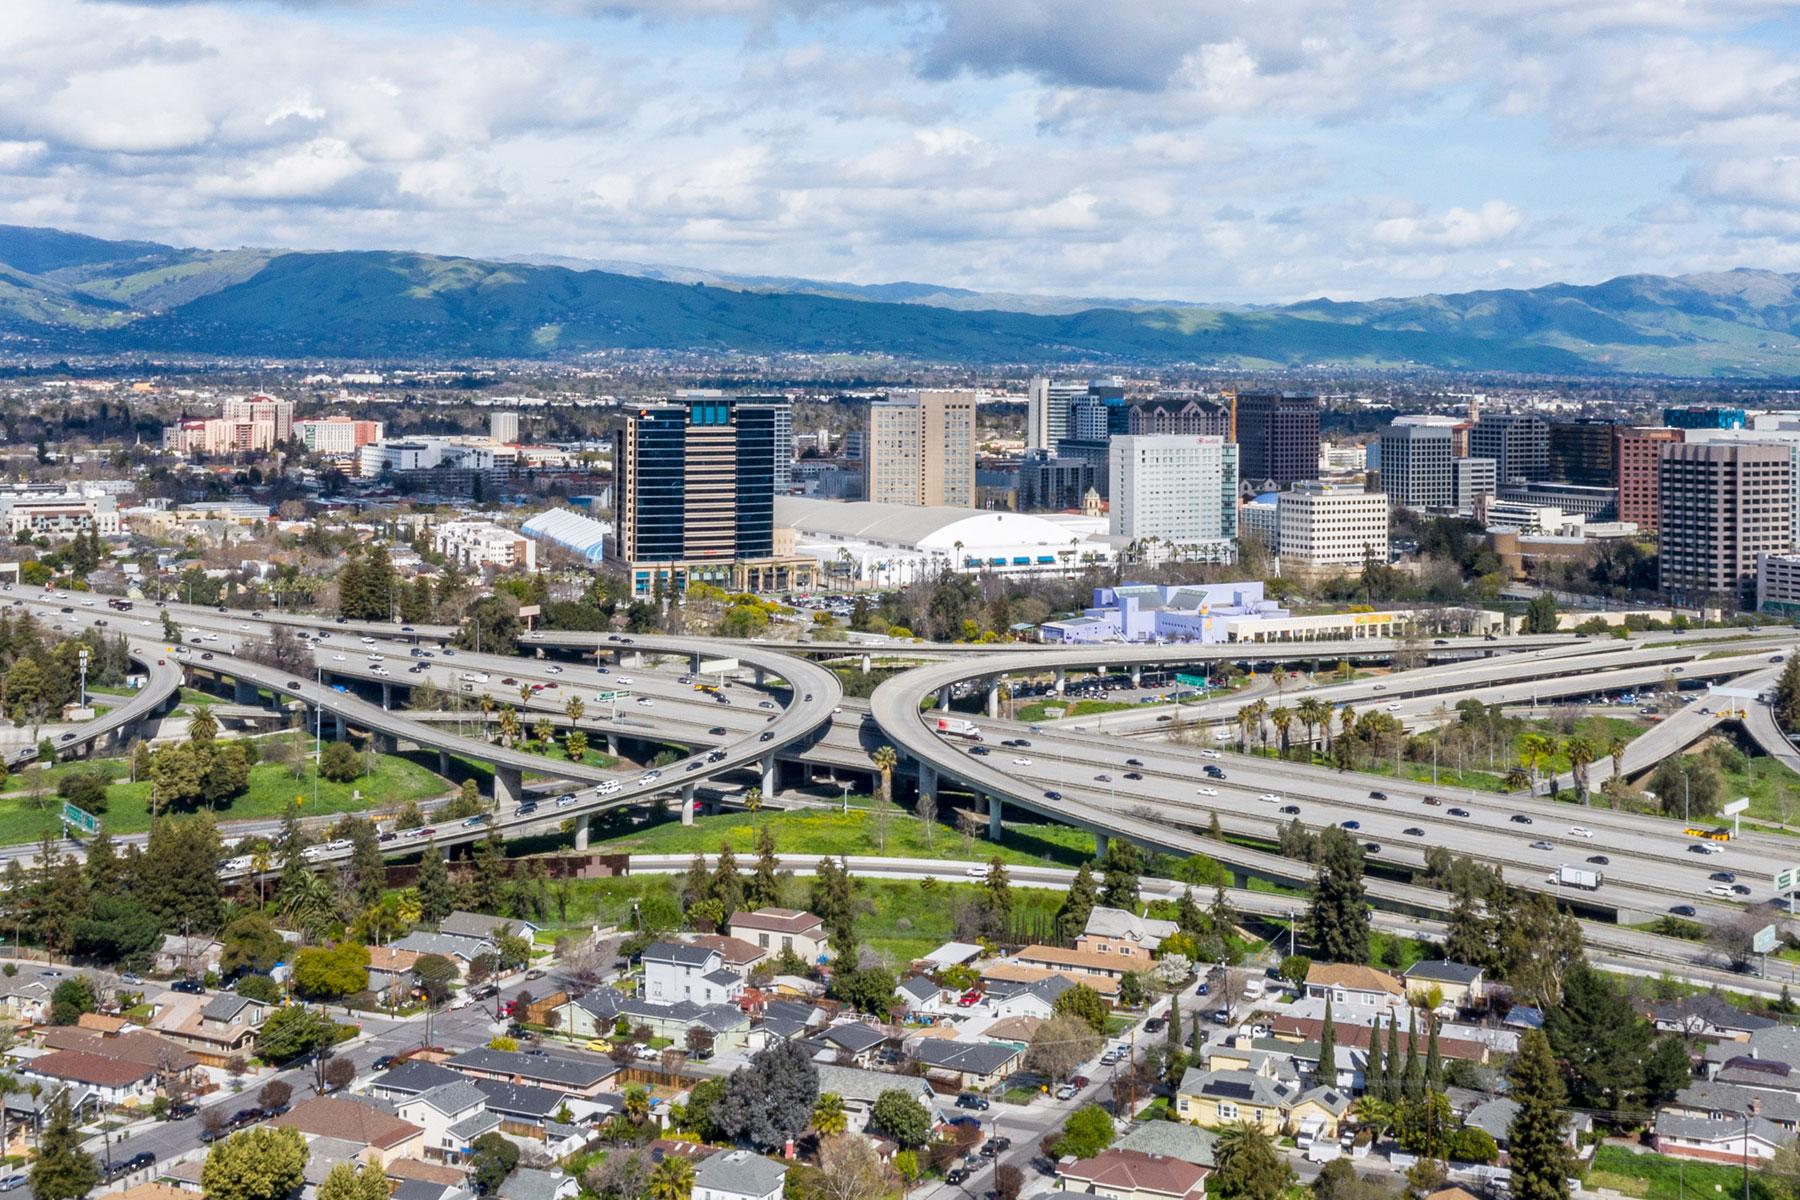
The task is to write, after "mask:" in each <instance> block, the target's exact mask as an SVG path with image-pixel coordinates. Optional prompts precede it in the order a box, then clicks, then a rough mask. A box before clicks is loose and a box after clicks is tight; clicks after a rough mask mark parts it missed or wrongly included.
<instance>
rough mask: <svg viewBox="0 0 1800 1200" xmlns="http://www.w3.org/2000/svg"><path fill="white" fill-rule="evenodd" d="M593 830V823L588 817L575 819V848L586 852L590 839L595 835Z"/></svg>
mask: <svg viewBox="0 0 1800 1200" xmlns="http://www.w3.org/2000/svg"><path fill="white" fill-rule="evenodd" d="M593 829H594V825H593V822H592V821H590V820H589V819H588V818H587V817H586V816H579V817H576V818H575V848H576V849H577V850H586V849H587V848H588V837H589V835H591V834H592V833H593Z"/></svg>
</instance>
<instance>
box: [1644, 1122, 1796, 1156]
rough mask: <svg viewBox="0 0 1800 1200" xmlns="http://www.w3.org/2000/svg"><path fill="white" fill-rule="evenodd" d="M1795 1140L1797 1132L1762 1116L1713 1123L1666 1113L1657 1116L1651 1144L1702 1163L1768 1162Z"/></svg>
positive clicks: (1662, 1151)
mask: <svg viewBox="0 0 1800 1200" xmlns="http://www.w3.org/2000/svg"><path fill="white" fill-rule="evenodd" d="M1793 1140H1794V1132H1793V1130H1791V1129H1784V1128H1782V1127H1781V1126H1779V1125H1777V1124H1775V1123H1774V1122H1773V1121H1769V1120H1765V1119H1764V1118H1762V1117H1751V1118H1750V1120H1749V1121H1748V1122H1745V1120H1744V1119H1743V1118H1742V1117H1731V1118H1727V1119H1725V1120H1712V1119H1710V1118H1707V1117H1684V1116H1678V1115H1677V1114H1675V1113H1672V1112H1668V1111H1666V1110H1665V1111H1663V1112H1660V1113H1658V1114H1656V1127H1655V1130H1654V1131H1653V1132H1652V1134H1651V1138H1650V1144H1651V1145H1652V1146H1654V1147H1656V1151H1657V1153H1659V1154H1667V1155H1671V1156H1673V1157H1676V1158H1693V1159H1700V1160H1701V1161H1703V1162H1717V1163H1734V1164H1743V1163H1745V1162H1749V1161H1756V1162H1763V1163H1766V1162H1768V1161H1769V1160H1770V1159H1772V1158H1774V1157H1775V1152H1776V1151H1777V1150H1779V1149H1781V1147H1783V1146H1785V1145H1787V1144H1788V1143H1789V1142H1792V1141H1793Z"/></svg>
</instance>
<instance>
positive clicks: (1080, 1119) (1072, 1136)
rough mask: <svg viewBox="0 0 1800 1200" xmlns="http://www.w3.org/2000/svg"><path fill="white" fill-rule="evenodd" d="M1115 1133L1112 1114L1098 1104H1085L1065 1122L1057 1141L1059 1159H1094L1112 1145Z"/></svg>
mask: <svg viewBox="0 0 1800 1200" xmlns="http://www.w3.org/2000/svg"><path fill="white" fill-rule="evenodd" d="M1113 1133H1114V1130H1113V1119H1112V1116H1111V1114H1109V1113H1108V1112H1107V1111H1106V1110H1105V1109H1104V1108H1101V1107H1100V1106H1099V1105H1098V1104H1084V1105H1082V1106H1081V1107H1080V1108H1078V1109H1076V1110H1075V1111H1074V1112H1072V1113H1070V1114H1069V1119H1068V1120H1067V1121H1064V1122H1063V1128H1062V1134H1061V1135H1060V1136H1059V1137H1058V1138H1057V1139H1056V1154H1057V1157H1059V1158H1060V1157H1062V1156H1063V1155H1065V1154H1073V1155H1074V1156H1075V1157H1076V1158H1092V1157H1094V1155H1096V1154H1098V1153H1100V1152H1101V1151H1102V1150H1104V1149H1106V1148H1107V1147H1108V1146H1110V1145H1112V1140H1113Z"/></svg>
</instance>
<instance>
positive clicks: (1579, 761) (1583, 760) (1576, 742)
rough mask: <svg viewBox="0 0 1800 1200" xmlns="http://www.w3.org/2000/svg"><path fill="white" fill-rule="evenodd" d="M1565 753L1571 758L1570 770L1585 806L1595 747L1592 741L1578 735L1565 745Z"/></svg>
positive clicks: (1577, 792)
mask: <svg viewBox="0 0 1800 1200" xmlns="http://www.w3.org/2000/svg"><path fill="white" fill-rule="evenodd" d="M1563 752H1564V753H1565V754H1567V755H1568V756H1569V770H1570V772H1571V773H1572V774H1573V775H1574V776H1575V794H1576V795H1577V796H1578V797H1580V799H1581V802H1582V803H1583V804H1586V803H1587V800H1588V764H1589V763H1591V762H1593V761H1594V758H1595V756H1596V755H1595V747H1594V743H1593V742H1592V740H1590V739H1589V738H1587V737H1584V736H1583V735H1581V734H1579V733H1578V734H1576V735H1575V736H1574V737H1572V738H1570V739H1569V740H1568V741H1566V742H1564V743H1563Z"/></svg>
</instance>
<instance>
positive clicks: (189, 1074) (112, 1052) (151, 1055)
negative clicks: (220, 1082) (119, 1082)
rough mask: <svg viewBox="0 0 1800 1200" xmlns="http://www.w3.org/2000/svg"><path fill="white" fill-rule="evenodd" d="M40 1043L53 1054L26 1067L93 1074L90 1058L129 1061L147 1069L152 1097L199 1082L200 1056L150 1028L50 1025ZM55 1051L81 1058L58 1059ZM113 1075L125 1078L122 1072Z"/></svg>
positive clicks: (78, 1081)
mask: <svg viewBox="0 0 1800 1200" xmlns="http://www.w3.org/2000/svg"><path fill="white" fill-rule="evenodd" d="M39 1042H40V1044H41V1045H42V1046H43V1047H44V1049H45V1050H47V1051H50V1052H51V1053H50V1054H43V1055H40V1056H38V1057H37V1058H34V1059H32V1060H30V1062H29V1063H28V1064H27V1069H30V1068H39V1069H43V1070H68V1069H69V1068H70V1067H71V1066H74V1067H76V1068H78V1069H87V1070H89V1072H90V1073H92V1070H91V1064H85V1063H84V1061H83V1060H84V1059H88V1058H94V1059H103V1060H106V1061H108V1062H115V1063H120V1064H126V1065H130V1066H132V1067H136V1068H141V1069H142V1070H144V1071H145V1072H147V1075H146V1076H145V1078H146V1079H147V1080H148V1081H149V1082H148V1084H147V1086H148V1087H149V1089H150V1096H151V1098H152V1099H154V1096H155V1093H156V1092H157V1091H169V1090H175V1089H185V1088H191V1087H193V1086H195V1085H196V1084H197V1083H198V1082H199V1078H198V1077H199V1075H200V1059H199V1057H198V1056H196V1055H194V1054H193V1053H191V1052H189V1051H188V1050H187V1049H186V1048H184V1047H183V1046H181V1045H179V1044H177V1043H176V1042H174V1041H172V1040H170V1039H169V1038H166V1037H163V1036H162V1035H160V1034H157V1033H151V1032H149V1031H147V1030H142V1029H131V1030H126V1031H124V1032H121V1033H117V1034H113V1035H111V1036H107V1035H103V1034H98V1033H94V1032H93V1031H91V1030H87V1029H80V1028H77V1027H75V1026H67V1025H65V1026H51V1027H48V1028H46V1029H44V1030H43V1031H42V1033H41V1035H40V1037H39ZM55 1054H71V1055H79V1056H82V1058H78V1059H68V1060H55V1059H54V1057H53V1056H54V1055H55ZM110 1074H111V1075H113V1076H116V1077H119V1078H122V1074H121V1073H120V1072H119V1071H113V1072H111V1073H110ZM67 1079H68V1082H70V1083H72V1084H74V1085H76V1086H89V1085H91V1081H90V1080H88V1079H86V1078H82V1077H79V1076H77V1075H70V1076H67ZM100 1098H101V1099H103V1100H105V1101H106V1102H107V1103H111V1104H118V1103H130V1102H132V1101H130V1100H129V1099H128V1098H126V1097H123V1096H120V1095H113V1094H107V1093H104V1092H102V1094H101V1097H100Z"/></svg>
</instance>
